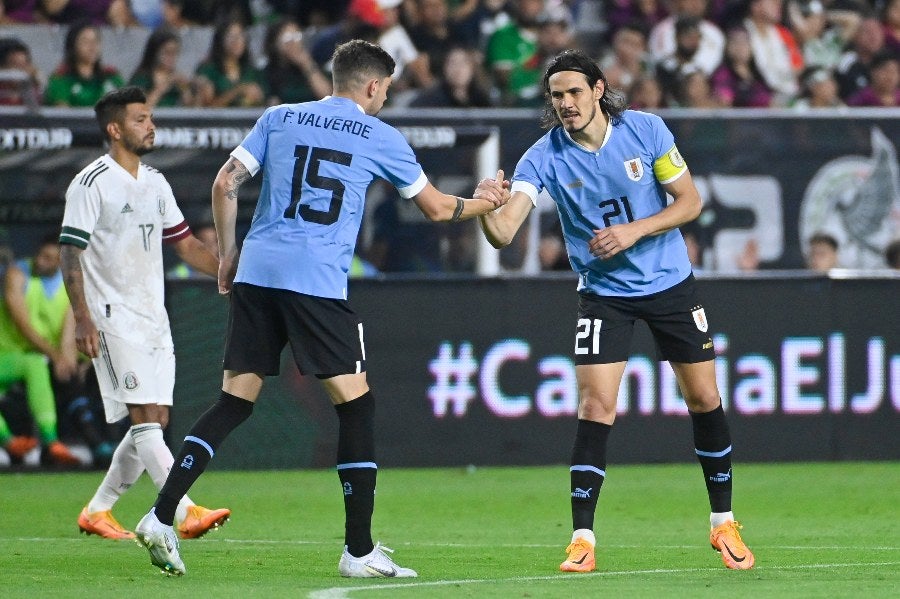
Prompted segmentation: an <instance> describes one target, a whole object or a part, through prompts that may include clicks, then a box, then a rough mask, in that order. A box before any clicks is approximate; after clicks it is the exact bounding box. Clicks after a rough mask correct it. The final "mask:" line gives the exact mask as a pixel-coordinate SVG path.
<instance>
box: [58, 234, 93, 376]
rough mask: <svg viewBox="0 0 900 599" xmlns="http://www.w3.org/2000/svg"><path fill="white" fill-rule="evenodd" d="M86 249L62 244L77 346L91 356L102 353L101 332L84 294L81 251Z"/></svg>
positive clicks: (63, 266) (63, 272)
mask: <svg viewBox="0 0 900 599" xmlns="http://www.w3.org/2000/svg"><path fill="white" fill-rule="evenodd" d="M83 251H84V250H82V249H81V248H78V247H76V246H74V245H71V244H68V243H61V244H60V258H61V262H62V274H63V282H64V283H65V285H66V294H68V296H69V303H70V304H72V312H73V313H74V315H75V346H76V347H77V348H78V350H79V351H80V352H82V353H84V354H85V355H87V356H90V357H91V358H96V357H97V356H99V355H100V333H99V332H98V331H97V326H96V325H95V324H94V320H93V319H92V318H91V313H90V310H88V305H87V299H86V298H85V295H84V273H83V272H82V270H81V253H82V252H83Z"/></svg>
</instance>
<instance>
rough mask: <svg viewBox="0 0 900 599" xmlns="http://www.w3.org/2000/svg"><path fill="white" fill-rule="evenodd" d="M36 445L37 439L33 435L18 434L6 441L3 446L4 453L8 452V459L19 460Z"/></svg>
mask: <svg viewBox="0 0 900 599" xmlns="http://www.w3.org/2000/svg"><path fill="white" fill-rule="evenodd" d="M37 446H38V440H37V439H35V438H34V437H26V436H25V435H18V436H16V437H13V438H12V439H10V440H9V441H7V442H6V445H4V446H3V448H4V449H5V450H6V453H8V454H9V459H10V461H12V462H21V461H22V460H23V459H24V458H25V455H26V454H27V453H28V452H29V451H31V450H32V449H34V448H35V447H37Z"/></svg>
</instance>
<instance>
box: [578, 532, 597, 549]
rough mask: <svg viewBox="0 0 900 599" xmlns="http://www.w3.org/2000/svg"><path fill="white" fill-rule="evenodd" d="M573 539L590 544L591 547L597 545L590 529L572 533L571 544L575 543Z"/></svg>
mask: <svg viewBox="0 0 900 599" xmlns="http://www.w3.org/2000/svg"><path fill="white" fill-rule="evenodd" d="M575 539H584V540H585V541H587V542H588V543H590V544H591V547H593V546H594V545H596V544H597V539H595V538H594V531H593V530H591V529H590V528H579V529H578V530H576V531H575V532H573V533H572V542H573V543H574V542H575Z"/></svg>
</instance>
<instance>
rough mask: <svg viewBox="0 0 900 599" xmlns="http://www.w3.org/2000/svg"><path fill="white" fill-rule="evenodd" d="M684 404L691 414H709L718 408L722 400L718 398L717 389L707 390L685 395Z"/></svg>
mask: <svg viewBox="0 0 900 599" xmlns="http://www.w3.org/2000/svg"><path fill="white" fill-rule="evenodd" d="M684 402H685V403H686V404H687V407H688V409H689V410H690V411H691V412H699V413H701V414H702V413H705V412H711V411H712V410H715V409H716V408H718V407H719V404H721V403H722V398H721V397H720V396H719V391H718V389H709V390H706V391H703V392H698V393H691V394H690V395H686V396H685V398H684Z"/></svg>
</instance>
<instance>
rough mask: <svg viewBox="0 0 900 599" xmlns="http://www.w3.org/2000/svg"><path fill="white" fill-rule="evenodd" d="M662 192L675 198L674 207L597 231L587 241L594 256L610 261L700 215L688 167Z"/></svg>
mask: <svg viewBox="0 0 900 599" xmlns="http://www.w3.org/2000/svg"><path fill="white" fill-rule="evenodd" d="M663 189H665V190H666V191H667V192H668V193H669V194H670V195H671V196H672V197H673V198H674V200H673V201H672V203H671V204H669V205H668V206H666V207H665V208H663V209H662V210H660V211H659V212H657V213H656V214H653V215H651V216H648V217H645V218H639V219H637V220H635V221H633V222H630V223H623V224H617V225H612V226H611V227H606V228H605V229H594V238H593V239H591V240H590V242H588V245H589V246H590V250H591V253H592V254H593V255H594V256H597V257H598V258H603V259H606V258H611V257H613V256H615V255H616V254H618V253H619V252H624V251H625V250H627V249H628V248H630V247H631V246H633V245H634V244H635V243H637V242H638V241H640V240H641V239H643V238H644V237H648V236H650V235H659V234H661V233H665V232H667V231H671V230H672V229H674V228H676V227H680V226H681V225H683V224H685V223H688V222H691V221H692V220H694V219H695V218H697V217H698V216H699V215H700V208H701V206H702V202H701V200H700V192H699V191H697V187H696V186H695V185H694V180H693V179H692V178H691V172H690V171H689V170H688V169H687V167H685V169H684V172H683V173H681V175H680V176H679V177H678V178H677V179H675V180H673V181H669V182H668V183H665V184H664V185H663Z"/></svg>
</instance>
